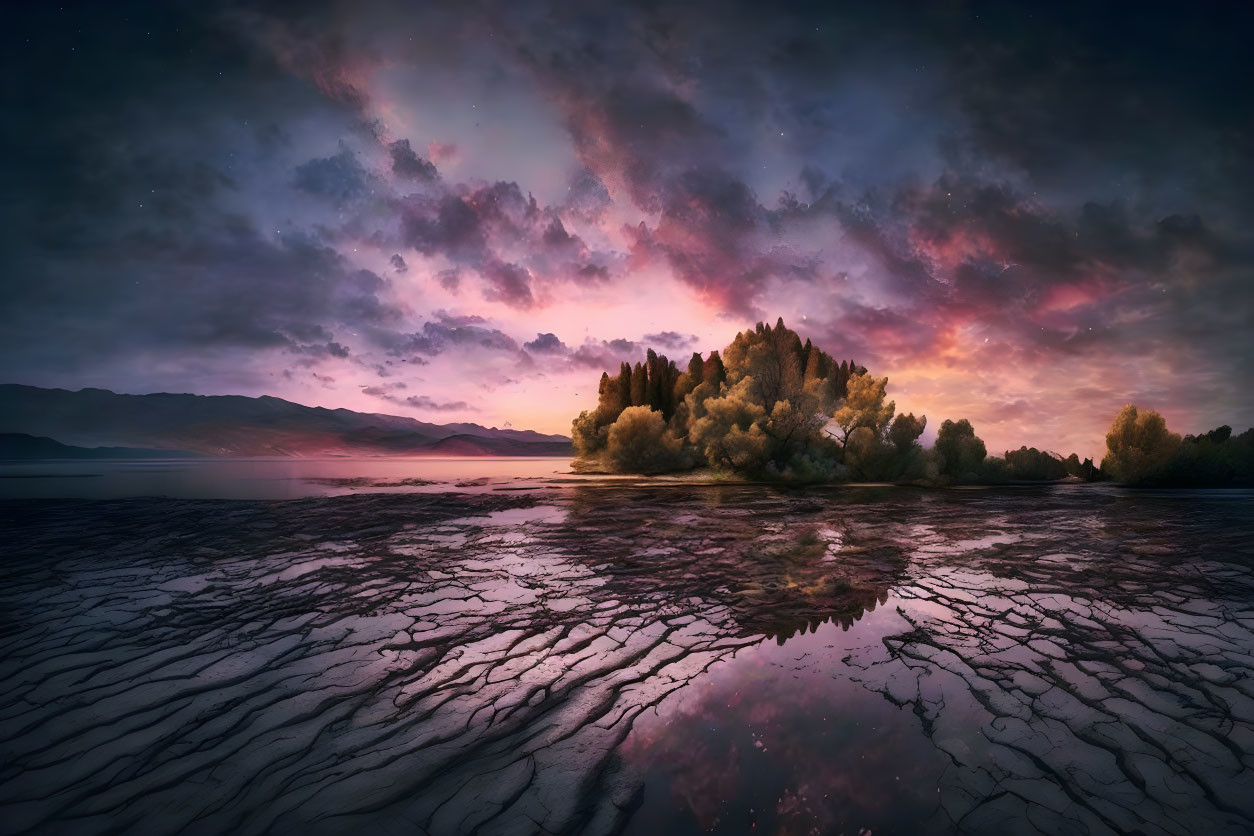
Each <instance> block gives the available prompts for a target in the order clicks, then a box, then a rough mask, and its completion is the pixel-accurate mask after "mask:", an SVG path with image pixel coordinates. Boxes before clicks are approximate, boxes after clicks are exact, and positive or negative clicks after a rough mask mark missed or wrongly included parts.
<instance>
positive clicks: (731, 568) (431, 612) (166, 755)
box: [0, 485, 1254, 834]
mask: <svg viewBox="0 0 1254 836" xmlns="http://www.w3.org/2000/svg"><path fill="white" fill-rule="evenodd" d="M0 543H2V544H3V545H0V550H2V553H3V561H2V562H0V647H2V648H3V660H2V662H0V832H5V833H75V834H78V833H113V832H143V833H174V832H184V833H262V832H280V833H283V832H294V831H297V830H299V831H301V832H304V833H310V834H315V833H324V832H325V833H341V832H350V831H352V830H354V829H357V828H369V829H370V830H371V831H372V832H378V833H431V834H444V833H485V834H486V833H532V832H548V833H577V832H597V833H599V832H618V831H621V830H623V829H624V828H627V827H630V826H631V821H632V816H633V814H634V813H636V812H637V811H638V809H639V808H640V805H641V798H642V796H643V789H644V787H645V785H646V783H647V780H646V779H647V776H648V775H649V774H650V763H649V758H650V757H653V756H655V755H651V754H650V753H651V752H652V753H656V751H657V747H656V746H650V745H644V744H641V743H637V742H636V740H635V739H634V738H633V737H632V734H633V727H635V726H636V725H637V721H638V720H640V719H641V717H642V715H644V714H645V713H646V712H649V714H648V715H647V716H656V712H654V711H653V709H658V710H659V711H662V712H665V711H666V709H667V706H668V705H671V704H672V703H673V702H674V701H676V700H683V699H687V700H689V701H691V700H693V699H697V700H698V701H699V699H700V695H701V694H702V693H703V692H702V689H703V688H712V687H713V686H711V685H710V684H709V683H710V680H711V678H712V676H713V675H714V674H716V673H717V674H718V676H721V677H723V679H724V680H728V679H729V678H731V681H733V682H734V684H735V691H736V693H738V694H741V695H742V696H743V698H744V699H747V700H750V701H753V702H756V703H758V704H767V703H771V702H772V701H774V702H777V704H778V707H779V708H780V710H789V711H793V712H794V713H795V712H798V711H809V710H811V709H812V708H814V707H813V706H808V705H807V703H806V693H805V691H804V683H805V682H807V681H811V680H807V677H811V678H813V677H822V678H826V679H836V680H839V681H841V682H845V683H856V684H857V687H858V688H859V689H860V690H861V691H862V692H864V693H866V694H869V695H875V696H874V700H875V702H876V704H877V705H878V704H883V705H887V706H890V707H891V711H892V716H893V718H894V719H893V729H892V733H893V734H894V736H895V737H894V739H895V740H897V743H896V744H894V745H896V746H897V749H895V750H894V751H900V750H901V747H903V746H904V747H906V750H907V751H915V752H917V753H918V754H919V757H918V760H919V762H920V763H921V764H922V763H925V764H936V766H935V769H934V771H933V772H929V773H925V774H923V775H922V776H921V777H920V776H919V775H918V774H916V776H915V779H914V780H915V784H916V786H914V787H913V789H915V790H918V789H920V786H919V785H922V784H926V786H925V787H923V789H924V790H926V792H927V793H928V794H929V795H928V796H927V808H926V810H925V811H924V812H925V813H926V816H922V817H920V818H918V819H917V820H916V821H914V822H912V829H911V831H910V832H940V833H943V832H971V833H1013V832H1047V833H1118V832H1135V831H1140V832H1143V833H1147V834H1150V833H1199V832H1205V833H1245V832H1250V831H1251V830H1252V829H1254V769H1252V767H1254V678H1252V677H1251V671H1252V669H1254V501H1252V500H1251V498H1250V495H1249V494H1246V493H1228V494H1211V495H1208V494H1188V493H1182V494H1149V493H1144V494H1122V493H1119V492H1118V491H1114V490H1108V489H1087V488H1081V489H1055V490H1044V489H1034V490H1022V491H987V492H972V493H962V492H916V491H907V490H869V489H868V490H849V489H845V490H833V491H796V492H777V491H770V490H766V489H763V488H760V487H745V486H713V487H687V486H668V487H664V488H636V487H622V486H600V485H581V486H572V487H566V488H558V489H545V490H543V491H539V492H529V493H527V494H520V493H510V494H508V495H503V494H490V493H488V494H409V495H397V494H362V495H356V496H348V497H334V498H321V499H303V500H290V501H277V502H259V501H204V500H160V499H136V500H119V501H99V502H49V501H10V502H5V503H0ZM842 628H848V632H847V634H846V633H844V632H843V631H842ZM815 631H818V632H815ZM824 631H841V632H840V634H841V635H847V636H848V641H844V642H841V643H834V642H829V643H828V644H826V645H822V647H827V648H829V652H827V653H823V652H816V653H808V652H807V653H802V654H801V655H800V657H799V658H797V659H796V660H795V661H789V662H788V663H787V665H785V666H784V667H782V668H780V667H778V666H776V667H775V668H772V670H775V671H776V675H777V676H778V679H767V680H763V679H762V677H761V676H759V675H758V674H756V673H755V674H754V676H752V677H751V676H748V675H747V674H744V675H742V678H741V679H735V677H736V676H737V675H738V674H737V671H740V670H742V669H744V670H747V668H748V664H749V663H748V662H747V661H746V660H748V659H752V658H753V654H755V653H760V652H761V650H762V648H764V647H765V648H773V647H779V646H780V645H782V646H783V648H784V649H785V650H786V649H788V648H790V647H793V646H801V645H800V643H801V642H803V640H805V639H807V638H810V639H812V638H814V637H815V636H817V637H818V638H819V639H822V637H823V636H824V635H827V633H825V632H824ZM788 658H789V659H791V656H789V657H788ZM738 666H740V667H738ZM719 672H721V673H719ZM789 683H802V685H795V684H793V685H789ZM789 687H791V688H793V692H789V691H788V688H789ZM798 689H801V690H798ZM711 693H713V691H711ZM694 695H695V696H694ZM815 699H818V698H817V697H815ZM898 707H899V708H898ZM821 708H822V713H824V714H825V715H826V714H832V715H836V716H840V715H841V712H842V706H841V705H839V704H836V705H825V706H822V707H821ZM850 710H851V711H852V710H853V706H852V705H851V706H850ZM825 719H826V717H825ZM847 719H848V720H849V721H850V722H852V721H853V720H854V719H856V718H854V717H852V716H849V717H848V718H847ZM676 728H678V727H676ZM676 734H679V732H678V731H677V732H676ZM903 741H904V742H903ZM910 747H913V749H911V748H910ZM764 748H765V747H764ZM802 761H803V759H802V758H797V759H796V760H795V761H794V762H795V763H796V772H797V774H796V775H789V774H783V775H782V776H776V780H778V781H780V782H782V784H783V785H791V786H792V787H793V790H795V792H794V791H793V790H789V793H787V794H788V798H787V799H786V798H785V797H784V795H785V794H781V795H780V801H779V803H778V804H777V805H775V806H774V807H773V808H772V809H770V810H758V811H755V812H754V815H755V816H758V817H759V818H758V819H755V821H761V823H762V829H766V830H770V831H771V832H780V833H809V832H836V830H837V824H835V822H836V821H837V820H836V819H835V818H833V817H832V816H833V814H832V813H831V811H830V810H825V809H824V805H823V804H822V802H821V801H820V800H817V799H809V800H806V801H804V803H802V802H800V801H798V799H799V798H803V797H804V796H803V794H802V791H801V790H800V789H797V788H798V787H801V786H802V785H803V784H805V783H806V782H807V781H810V782H811V783H812V782H813V776H812V775H806V774H803V773H804V772H805V769H803V765H802ZM701 768H702V767H701V765H700V764H696V765H693V766H691V769H694V770H698V769H701ZM927 768H928V769H932V767H931V766H928V767H927ZM785 772H786V770H785ZM882 773H883V769H882V768H867V767H863V766H856V765H853V764H851V765H850V766H849V768H848V774H847V775H843V776H842V778H841V780H842V781H853V782H854V784H855V785H857V782H862V787H863V788H864V789H865V790H866V792H867V793H871V792H872V790H874V789H876V788H877V787H881V785H882V784H884V783H885V782H888V781H891V777H889V776H887V775H886V774H882ZM690 785H693V786H695V785H697V784H691V782H690ZM727 786H733V787H734V784H732V785H726V784H725V785H724V787H723V789H724V790H726V787H727ZM725 794H726V793H725V792H724V795H725ZM691 795H692V793H691V792H689V793H688V794H687V795H684V796H683V798H680V797H679V796H676V799H675V803H674V805H673V806H674V811H673V815H674V818H673V819H672V820H669V821H668V823H667V825H666V826H667V828H668V829H669V830H675V831H685V830H687V831H692V832H697V831H699V830H701V829H722V830H723V831H725V832H738V830H737V828H739V827H740V826H741V825H740V824H739V823H738V821H739V820H737V819H736V818H735V817H734V815H732V812H733V811H732V810H731V809H730V808H731V807H734V799H733V800H732V801H730V802H729V801H727V800H726V799H723V802H724V806H725V807H727V808H728V809H726V810H724V812H723V813H721V814H719V815H717V816H715V817H714V818H709V817H707V818H703V817H702V815H701V806H702V805H701V804H700V803H699V801H700V800H699V799H698V800H696V801H694V800H693V798H692V797H691ZM932 795H934V796H935V798H934V800H933V799H932V798H931V796H932ZM885 797H886V798H887V799H888V802H889V803H891V801H892V793H891V792H889V793H887V795H886V796H885ZM920 797H922V796H920ZM685 799H686V800H685ZM785 802H787V803H785ZM668 803H669V802H668ZM664 806H665V805H664ZM666 809H669V808H666ZM865 823H866V824H867V825H868V826H872V829H874V827H873V826H874V825H877V824H885V826H887V828H888V830H891V829H892V826H891V824H886V823H884V822H875V821H871V820H868V821H866V822H865ZM855 832H856V831H855ZM877 832H884V829H883V828H881V829H880V830H879V831H877Z"/></svg>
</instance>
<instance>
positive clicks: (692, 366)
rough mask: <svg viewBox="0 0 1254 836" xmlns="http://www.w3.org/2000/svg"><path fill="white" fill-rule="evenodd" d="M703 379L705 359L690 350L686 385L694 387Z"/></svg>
mask: <svg viewBox="0 0 1254 836" xmlns="http://www.w3.org/2000/svg"><path fill="white" fill-rule="evenodd" d="M704 380H705V361H704V360H702V359H701V355H700V354H698V353H697V352H695V351H694V352H692V359H691V360H689V361H688V385H689V386H690V387H691V388H693V389H696V388H697V387H698V386H700V385H701V383H702V381H704Z"/></svg>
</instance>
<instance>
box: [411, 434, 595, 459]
mask: <svg viewBox="0 0 1254 836" xmlns="http://www.w3.org/2000/svg"><path fill="white" fill-rule="evenodd" d="M425 450H426V451H427V453H429V454H430V455H442V456H569V455H570V454H571V446H570V442H569V441H515V440H513V439H510V438H484V437H483V436H476V435H452V436H449V437H448V438H442V439H440V440H439V441H437V442H435V443H434V444H431V445H430V446H428V447H426V448H425Z"/></svg>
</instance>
